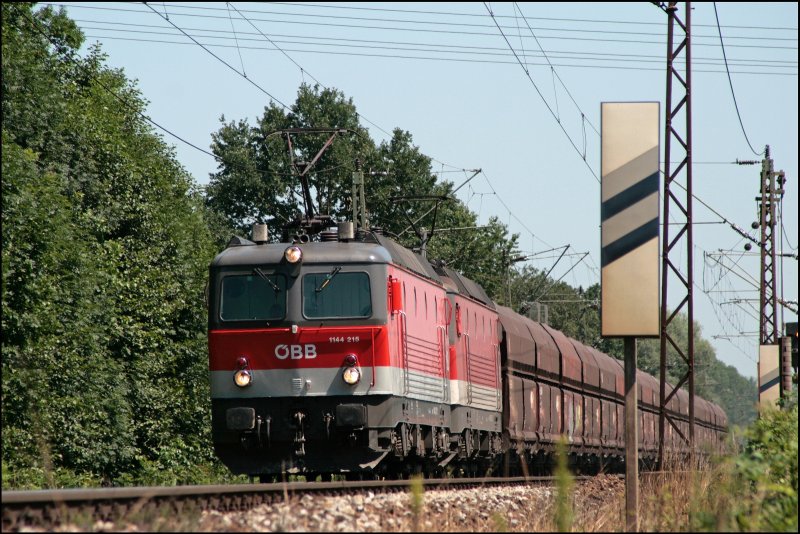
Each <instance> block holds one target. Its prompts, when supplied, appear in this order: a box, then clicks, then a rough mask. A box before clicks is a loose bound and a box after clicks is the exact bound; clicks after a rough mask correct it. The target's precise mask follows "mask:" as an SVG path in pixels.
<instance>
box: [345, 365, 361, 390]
mask: <svg viewBox="0 0 800 534" xmlns="http://www.w3.org/2000/svg"><path fill="white" fill-rule="evenodd" d="M342 380H344V381H345V382H346V383H347V384H350V385H351V386H354V385H356V384H358V381H359V380H361V371H359V369H358V367H348V368H347V369H345V370H344V372H343V373H342Z"/></svg>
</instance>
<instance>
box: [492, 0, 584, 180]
mask: <svg viewBox="0 0 800 534" xmlns="http://www.w3.org/2000/svg"><path fill="white" fill-rule="evenodd" d="M483 5H484V6H486V10H487V11H488V12H489V15H491V17H492V20H493V21H495V25H496V26H497V29H498V30H499V31H500V34H501V35H502V36H503V39H505V41H506V43H507V44H508V48H510V49H511V51H512V52H513V53H514V57H516V58H517V62H518V63H519V66H520V67H522V70H523V71H524V72H525V75H526V76H527V77H528V80H530V82H531V84H533V88H534V89H536V92H537V93H538V94H539V97H540V98H541V99H542V102H544V105H545V106H547V109H548V111H550V114H551V115H552V116H553V118H554V119H555V121H556V122H557V123H558V126H559V127H560V128H561V131H562V132H564V135H566V136H567V139H569V142H570V144H571V145H572V148H574V149H575V151H576V152H577V153H578V154H579V155H581V151H580V150H578V147H577V146H576V145H575V142H574V141H573V140H572V138H571V137H570V136H569V134H568V133H567V130H566V129H564V125H563V124H561V120H560V119H559V118H558V117H557V116H556V114H555V113H553V109H552V108H551V107H550V104H548V103H547V100H546V99H545V98H544V95H543V94H542V92H541V91H540V90H539V87H538V86H537V85H536V82H534V81H533V78H532V77H531V73H530V71H529V70H528V67H526V66H525V65H523V63H522V60H520V58H519V56H518V55H517V52H516V50H514V47H513V46H511V42H510V41H509V40H508V37H506V34H505V33H504V32H503V29H502V28H500V25H499V24H497V21H496V20H495V18H494V13H492V9H491V8H490V7H489V4H487V3H486V2H484V3H483ZM581 159H582V160H583V163H584V164H585V165H586V168H588V169H589V172H591V173H592V176H594V179H595V180H597V183H600V178H598V177H597V174H595V172H594V170H593V169H592V167H591V166H590V165H589V162H588V161H586V153H585V152H584V153H583V154H582V155H581Z"/></svg>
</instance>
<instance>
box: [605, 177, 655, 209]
mask: <svg viewBox="0 0 800 534" xmlns="http://www.w3.org/2000/svg"><path fill="white" fill-rule="evenodd" d="M657 192H658V171H656V172H654V173H653V174H651V175H650V176H648V177H647V178H644V179H642V180H640V181H638V182H636V183H635V184H634V185H632V186H630V187H629V188H628V189H625V190H624V191H621V192H619V193H617V194H616V195H614V196H613V197H611V198H609V199H608V200H606V201H605V202H603V203H602V204H601V205H600V220H601V221H605V220H606V219H608V218H610V217H613V216H614V215H616V214H617V213H619V212H621V211H622V210H624V209H625V208H628V207H630V206H633V205H634V204H636V203H637V202H639V201H640V200H642V199H644V198H646V197H648V196H650V195H652V194H653V193H657Z"/></svg>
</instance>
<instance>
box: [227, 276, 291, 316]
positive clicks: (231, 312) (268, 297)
mask: <svg viewBox="0 0 800 534" xmlns="http://www.w3.org/2000/svg"><path fill="white" fill-rule="evenodd" d="M266 278H267V279H266V280H265V279H264V278H262V277H260V276H256V275H250V276H242V275H236V276H226V277H225V278H223V279H222V297H221V299H220V305H219V317H220V319H222V320H223V321H269V320H275V319H283V318H284V317H285V316H286V277H285V276H283V275H274V274H270V275H267V277H266Z"/></svg>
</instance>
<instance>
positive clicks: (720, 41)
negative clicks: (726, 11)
mask: <svg viewBox="0 0 800 534" xmlns="http://www.w3.org/2000/svg"><path fill="white" fill-rule="evenodd" d="M713 4H714V17H715V18H716V20H717V30H719V44H720V46H721V47H722V57H723V59H725V71H726V72H727V73H728V83H729V84H730V86H731V95H732V96H733V105H734V107H735V108H736V116H737V117H739V126H741V127H742V133H743V134H744V139H745V141H747V146H749V147H750V150H752V152H753V154H755V155H756V156H763V155H764V152H763V151H761V152H756V151H755V149H754V148H753V145H751V144H750V139H748V137H747V132H746V131H745V130H744V123H743V122H742V115H741V114H740V113H739V104H737V103H736V93H735V92H734V91H733V81H732V80H731V72H730V70H728V58H727V56H726V55H725V43H723V42H722V30H721V29H720V27H719V15H718V14H717V3H716V2H713Z"/></svg>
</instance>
